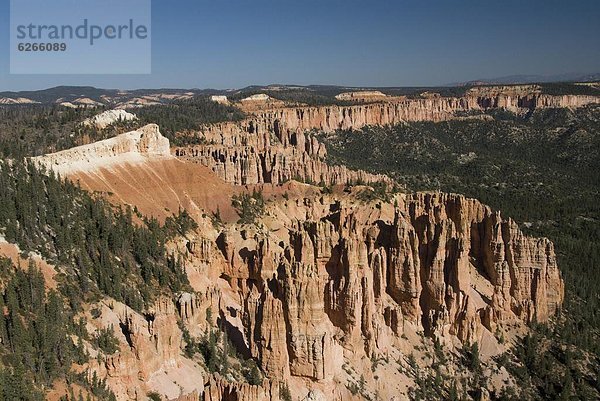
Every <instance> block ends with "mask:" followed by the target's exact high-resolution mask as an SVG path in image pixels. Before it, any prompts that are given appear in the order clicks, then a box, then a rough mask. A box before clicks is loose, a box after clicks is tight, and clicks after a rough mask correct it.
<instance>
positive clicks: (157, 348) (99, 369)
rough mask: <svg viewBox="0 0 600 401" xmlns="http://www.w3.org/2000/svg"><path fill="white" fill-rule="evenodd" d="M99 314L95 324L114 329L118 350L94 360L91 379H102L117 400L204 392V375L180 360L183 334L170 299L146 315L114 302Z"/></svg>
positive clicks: (194, 365) (189, 363) (165, 299)
mask: <svg viewBox="0 0 600 401" xmlns="http://www.w3.org/2000/svg"><path fill="white" fill-rule="evenodd" d="M101 310H102V317H101V318H100V319H98V320H97V321H96V322H95V323H96V324H100V325H101V326H104V327H106V328H112V330H113V333H114V335H115V336H116V338H117V339H119V341H120V349H119V351H117V352H116V353H115V354H112V355H103V356H102V357H100V358H97V359H94V360H92V362H91V364H90V374H91V373H92V372H95V373H96V374H97V376H98V377H101V378H102V377H105V378H106V379H107V383H108V385H109V386H110V387H111V389H112V390H113V391H114V392H115V394H116V395H117V398H118V399H119V400H130V399H133V400H144V399H146V394H147V393H148V392H149V391H157V392H159V393H161V394H164V395H165V396H167V397H168V399H176V398H177V397H179V396H181V395H185V394H190V393H193V392H194V391H195V392H197V393H199V392H202V390H203V386H202V375H203V373H204V371H203V369H201V368H200V367H199V366H198V365H197V364H195V363H194V362H192V361H190V360H188V359H186V358H184V357H183V355H182V352H181V346H182V332H181V330H180V328H179V326H178V323H177V311H176V308H175V305H174V303H173V301H172V300H171V299H168V298H160V299H158V300H157V302H156V303H155V305H154V306H153V307H152V308H150V310H148V311H147V312H146V313H145V314H144V315H141V314H139V313H137V312H135V311H133V310H132V309H130V308H129V307H127V306H125V305H123V304H121V303H118V302H116V301H111V303H109V304H107V305H103V306H102V309H101ZM181 376H185V377H184V378H182V377H181Z"/></svg>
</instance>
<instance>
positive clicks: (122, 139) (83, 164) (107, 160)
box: [32, 124, 171, 174]
mask: <svg viewBox="0 0 600 401" xmlns="http://www.w3.org/2000/svg"><path fill="white" fill-rule="evenodd" d="M170 156H171V153H170V150H169V140H168V139H167V138H165V137H164V136H162V135H161V133H160V131H159V129H158V125H156V124H148V125H146V126H144V127H142V128H140V129H138V130H136V131H132V132H128V133H125V134H121V135H118V136H116V137H113V138H110V139H105V140H103V141H99V142H95V143H92V144H89V145H83V146H78V147H75V148H72V149H68V150H63V151H61V152H57V153H52V154H49V155H45V156H40V157H34V158H33V159H32V160H33V161H34V162H35V163H38V164H39V165H42V166H44V167H46V168H47V169H49V170H53V171H55V172H56V173H58V174H68V173H70V172H72V171H90V170H95V169H98V168H100V167H110V166H111V165H112V164H116V163H123V162H132V163H135V162H141V161H143V160H145V158H147V157H153V158H157V157H170Z"/></svg>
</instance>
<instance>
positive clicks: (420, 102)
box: [175, 85, 600, 185]
mask: <svg viewBox="0 0 600 401" xmlns="http://www.w3.org/2000/svg"><path fill="white" fill-rule="evenodd" d="M342 95H343V96H342ZM265 96H266V95H254V96H251V97H250V98H248V99H251V100H247V99H244V101H243V102H242V108H247V106H248V103H256V102H258V101H262V102H263V103H264V105H263V106H262V107H254V108H250V109H248V110H249V113H250V116H249V117H248V118H247V119H246V120H244V121H242V122H240V123H223V124H215V125H210V126H207V127H204V128H203V129H202V130H201V131H199V132H197V136H198V137H200V138H202V139H204V140H205V142H206V143H205V144H202V145H196V146H192V147H183V148H177V149H176V150H175V154H176V156H178V157H181V158H183V159H186V160H192V161H196V162H198V163H201V164H202V165H204V166H207V167H210V168H211V169H212V170H213V171H214V172H215V173H217V174H218V175H219V177H221V178H222V179H224V180H225V181H227V182H229V183H232V184H235V185H249V184H263V183H271V184H281V183H283V182H285V181H288V180H291V179H297V180H301V181H306V182H312V183H315V184H325V185H331V184H347V183H352V182H357V181H362V182H373V181H381V180H385V178H384V177H381V176H373V175H370V174H366V173H364V172H360V171H351V170H349V169H347V168H345V167H343V166H330V165H328V164H326V163H324V159H325V157H326V155H327V152H326V149H325V147H324V146H323V145H322V144H321V143H319V141H318V140H317V139H316V138H315V136H314V135H312V134H311V131H318V132H325V133H327V132H332V131H335V130H340V129H341V130H348V129H360V128H362V127H365V126H367V125H393V124H399V123H403V122H407V121H436V122H439V121H446V120H451V119H462V118H465V117H464V116H459V115H457V113H461V112H463V113H464V112H481V111H485V110H488V109H492V108H504V109H508V110H511V111H515V112H519V111H523V110H531V109H536V108H549V107H580V106H584V105H586V104H590V103H598V102H600V97H595V96H576V95H565V96H550V95H544V94H541V89H540V88H539V87H538V86H535V85H529V86H507V87H484V88H473V89H470V90H469V91H467V93H466V95H465V96H463V97H460V98H456V97H439V96H424V97H422V98H418V99H407V98H405V97H387V98H386V97H385V96H384V95H383V94H381V93H380V92H351V93H345V94H341V95H340V96H341V98H342V99H344V100H356V101H357V102H360V101H368V102H369V103H368V104H356V105H351V106H338V105H332V106H322V107H286V106H285V104H282V103H283V102H279V104H278V103H268V102H267V100H268V99H267V98H268V96H267V97H265ZM479 117H482V118H483V117H486V116H479ZM487 117H489V116H487Z"/></svg>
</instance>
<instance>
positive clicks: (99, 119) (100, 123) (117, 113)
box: [83, 110, 137, 129]
mask: <svg viewBox="0 0 600 401" xmlns="http://www.w3.org/2000/svg"><path fill="white" fill-rule="evenodd" d="M134 120H137V116H136V115H135V114H133V113H128V112H126V111H125V110H107V111H105V112H103V113H100V114H98V115H97V116H94V117H91V118H88V119H87V120H84V121H83V125H85V126H88V127H96V128H98V129H104V128H106V127H108V126H109V125H112V124H114V123H117V122H119V121H134Z"/></svg>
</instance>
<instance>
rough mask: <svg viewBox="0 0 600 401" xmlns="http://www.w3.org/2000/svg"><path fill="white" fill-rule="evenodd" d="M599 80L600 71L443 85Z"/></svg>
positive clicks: (521, 76) (501, 78) (512, 77)
mask: <svg viewBox="0 0 600 401" xmlns="http://www.w3.org/2000/svg"><path fill="white" fill-rule="evenodd" d="M598 80H600V73H589V74H582V73H567V74H556V75H526V74H518V75H507V76H504V77H497V78H482V79H476V80H472V81H465V82H452V83H449V84H446V85H444V86H451V87H452V86H473V85H498V84H501V85H515V84H529V83H550V82H593V81H598Z"/></svg>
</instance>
